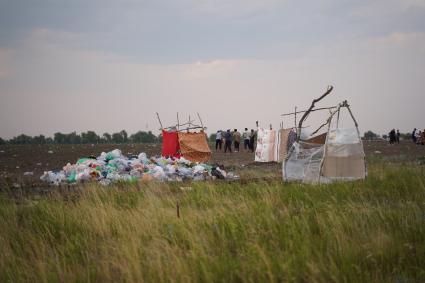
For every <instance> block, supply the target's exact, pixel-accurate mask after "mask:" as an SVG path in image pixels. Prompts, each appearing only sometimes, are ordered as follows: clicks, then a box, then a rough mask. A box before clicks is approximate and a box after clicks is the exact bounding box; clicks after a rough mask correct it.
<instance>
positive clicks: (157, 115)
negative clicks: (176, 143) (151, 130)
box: [156, 112, 164, 130]
mask: <svg viewBox="0 0 425 283" xmlns="http://www.w3.org/2000/svg"><path fill="white" fill-rule="evenodd" d="M156 117H158V121H159V124H160V125H161V130H162V129H164V127H163V126H162V123H161V119H159V114H158V112H156Z"/></svg>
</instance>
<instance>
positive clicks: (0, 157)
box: [0, 141, 425, 186]
mask: <svg viewBox="0 0 425 283" xmlns="http://www.w3.org/2000/svg"><path fill="white" fill-rule="evenodd" d="M115 148H118V149H120V150H121V151H122V152H123V154H124V155H128V156H131V155H138V154H139V153H140V152H146V153H147V154H148V156H152V155H159V154H160V153H161V146H160V145H159V144H95V145H55V144H53V145H6V146H0V184H3V185H5V184H7V185H9V186H10V185H13V184H19V185H24V186H42V185H43V184H42V183H41V182H40V180H39V177H40V176H41V175H42V174H43V172H44V171H49V170H58V169H62V167H63V166H64V165H66V164H67V163H68V162H70V163H75V162H76V161H77V160H78V159H79V158H80V157H87V156H98V155H100V153H101V152H102V151H105V152H108V151H111V150H113V149H115ZM364 148H365V152H366V156H367V157H368V158H381V159H382V158H383V159H386V160H389V161H397V162H409V161H410V162H414V161H416V160H417V159H418V158H423V157H425V146H416V145H415V144H413V143H411V142H408V141H403V142H401V143H400V144H398V145H393V146H390V145H389V144H388V143H386V142H381V141H378V142H365V143H364ZM49 152H51V153H49ZM210 163H212V164H219V165H221V167H224V168H225V169H226V170H231V171H233V172H235V173H237V174H239V175H241V177H242V178H249V177H252V171H253V170H254V171H257V174H256V175H262V176H266V177H276V178H278V177H279V176H280V175H281V173H280V171H281V167H280V165H279V164H275V163H268V164H260V163H255V162H254V154H253V153H250V152H245V151H243V150H242V151H241V152H238V153H232V154H229V153H227V154H225V153H224V152H220V151H219V152H216V151H215V150H213V154H212V160H211V162H210ZM258 171H260V172H258ZM25 172H32V173H33V175H28V176H24V173H25ZM258 173H260V174H258Z"/></svg>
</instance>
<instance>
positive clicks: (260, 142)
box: [255, 128, 296, 162]
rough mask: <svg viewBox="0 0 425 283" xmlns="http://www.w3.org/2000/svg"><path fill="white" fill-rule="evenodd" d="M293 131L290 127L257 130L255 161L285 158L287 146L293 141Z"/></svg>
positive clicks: (276, 160) (281, 159)
mask: <svg viewBox="0 0 425 283" xmlns="http://www.w3.org/2000/svg"><path fill="white" fill-rule="evenodd" d="M294 135H296V134H295V132H294V131H293V130H292V128H289V129H280V130H268V129H262V128H259V129H258V130H257V148H256V150H255V161H256V162H272V161H275V162H282V161H283V160H285V158H286V155H287V153H288V150H289V148H290V147H291V146H292V144H293V142H294V141H295V138H294Z"/></svg>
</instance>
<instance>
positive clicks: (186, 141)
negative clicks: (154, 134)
mask: <svg viewBox="0 0 425 283" xmlns="http://www.w3.org/2000/svg"><path fill="white" fill-rule="evenodd" d="M197 115H198V118H199V120H200V122H201V125H196V124H193V122H194V121H191V119H190V116H189V121H188V122H187V123H185V124H180V122H179V119H178V114H177V124H176V125H175V126H171V127H167V128H163V127H162V123H161V120H160V118H159V115H158V113H157V116H158V121H159V123H160V125H161V130H162V153H161V155H162V156H164V157H174V158H179V157H184V158H186V159H187V160H190V161H192V162H206V161H208V160H209V159H210V158H211V150H210V148H209V146H208V141H207V135H206V134H205V132H204V130H205V129H206V127H204V125H203V123H202V120H201V117H200V116H199V114H197ZM198 129H199V130H200V132H191V131H194V130H198Z"/></svg>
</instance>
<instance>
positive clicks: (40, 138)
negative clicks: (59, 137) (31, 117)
mask: <svg viewBox="0 0 425 283" xmlns="http://www.w3.org/2000/svg"><path fill="white" fill-rule="evenodd" d="M32 143H33V144H45V143H46V137H45V136H43V135H39V136H35V137H33V138H32Z"/></svg>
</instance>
